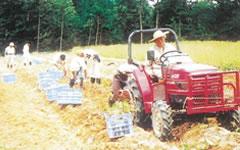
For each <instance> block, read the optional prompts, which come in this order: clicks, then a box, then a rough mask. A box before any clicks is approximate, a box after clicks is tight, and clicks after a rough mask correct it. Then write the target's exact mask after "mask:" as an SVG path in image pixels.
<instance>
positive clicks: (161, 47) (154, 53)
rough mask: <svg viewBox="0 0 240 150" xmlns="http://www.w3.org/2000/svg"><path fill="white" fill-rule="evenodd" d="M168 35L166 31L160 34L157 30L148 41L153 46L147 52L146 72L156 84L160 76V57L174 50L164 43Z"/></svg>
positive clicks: (171, 46)
mask: <svg viewBox="0 0 240 150" xmlns="http://www.w3.org/2000/svg"><path fill="white" fill-rule="evenodd" d="M168 33H169V32H168V31H166V32H162V31H161V30H157V31H155V32H154V33H153V39H151V40H150V41H149V42H154V43H155V45H154V46H152V47H150V49H149V50H148V51H147V63H146V65H147V72H148V73H149V74H150V75H151V76H152V78H153V81H156V82H157V80H158V78H161V75H162V73H161V66H160V56H161V55H162V54H163V53H165V52H167V51H172V50H176V48H175V47H174V46H173V45H171V44H169V43H166V41H165V40H166V35H167V34H168Z"/></svg>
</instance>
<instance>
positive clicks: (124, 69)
mask: <svg viewBox="0 0 240 150" xmlns="http://www.w3.org/2000/svg"><path fill="white" fill-rule="evenodd" d="M135 69H137V67H136V66H135V65H133V64H128V63H125V64H121V65H120V66H119V67H118V68H117V70H118V71H119V72H121V73H132V72H133V71H134V70H135Z"/></svg>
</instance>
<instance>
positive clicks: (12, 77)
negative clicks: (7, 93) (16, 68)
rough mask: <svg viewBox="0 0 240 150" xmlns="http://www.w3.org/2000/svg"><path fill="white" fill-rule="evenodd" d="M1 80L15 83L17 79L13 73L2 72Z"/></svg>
mask: <svg viewBox="0 0 240 150" xmlns="http://www.w3.org/2000/svg"><path fill="white" fill-rule="evenodd" d="M2 80H3V82H5V83H8V84H11V83H15V82H16V80H17V77H16V75H15V74H12V73H8V74H3V75H2Z"/></svg>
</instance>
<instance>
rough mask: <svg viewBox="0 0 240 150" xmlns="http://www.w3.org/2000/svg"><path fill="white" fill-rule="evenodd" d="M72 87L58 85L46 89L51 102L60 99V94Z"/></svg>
mask: <svg viewBox="0 0 240 150" xmlns="http://www.w3.org/2000/svg"><path fill="white" fill-rule="evenodd" d="M69 88H70V87H69V86H68V85H67V84H56V85H53V86H49V87H47V88H46V89H45V91H46V95H47V97H48V100H49V101H55V100H57V99H58V95H59V93H61V92H63V91H66V90H68V89H69Z"/></svg>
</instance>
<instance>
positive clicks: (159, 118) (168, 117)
mask: <svg viewBox="0 0 240 150" xmlns="http://www.w3.org/2000/svg"><path fill="white" fill-rule="evenodd" d="M172 125H173V115H172V110H171V107H170V106H169V105H168V104H167V103H166V102H165V101H163V100H157V101H155V102H154V103H153V105H152V127H153V132H154V134H155V136H156V137H158V138H159V139H161V140H167V139H169V138H170V137H171V130H172Z"/></svg>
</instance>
